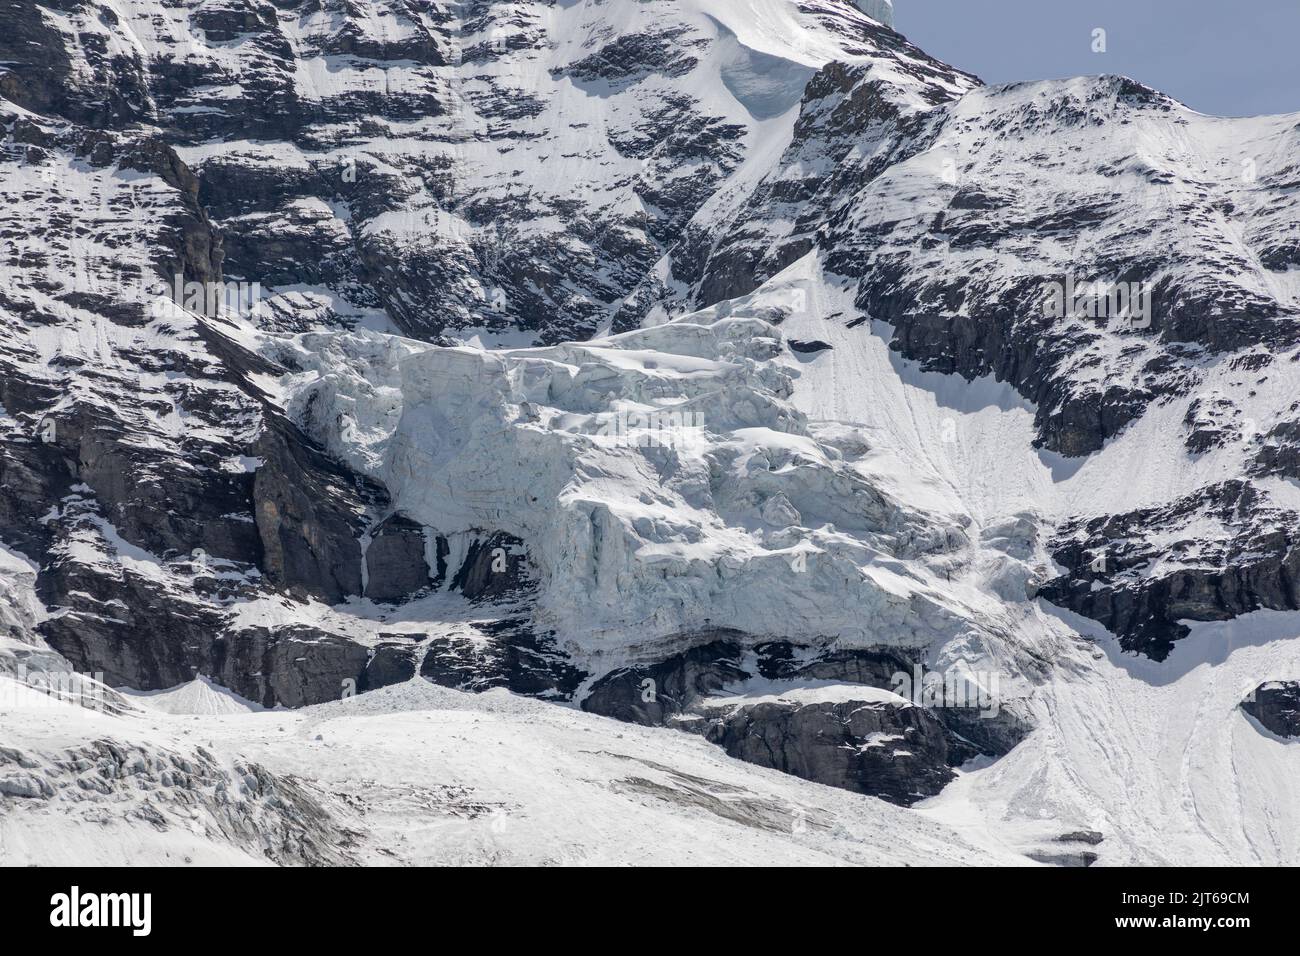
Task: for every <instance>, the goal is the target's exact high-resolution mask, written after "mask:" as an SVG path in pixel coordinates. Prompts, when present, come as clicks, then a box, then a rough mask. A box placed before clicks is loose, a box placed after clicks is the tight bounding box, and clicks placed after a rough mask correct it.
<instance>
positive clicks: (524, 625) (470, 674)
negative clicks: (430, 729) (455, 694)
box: [420, 618, 587, 700]
mask: <svg viewBox="0 0 1300 956" xmlns="http://www.w3.org/2000/svg"><path fill="white" fill-rule="evenodd" d="M474 628H475V631H476V633H475V634H474V635H473V636H467V637H455V638H445V639H440V638H434V639H433V640H432V641H431V642H430V644H429V646H428V648H427V650H426V651H425V655H424V660H423V662H422V663H421V664H420V676H421V677H423V678H425V679H426V680H429V681H432V682H433V683H435V684H440V685H442V686H444V687H455V688H457V689H459V690H468V691H475V692H480V691H485V690H490V689H491V688H493V687H504V688H506V689H507V690H510V691H512V692H513V693H516V694H525V695H527V696H529V697H543V698H547V699H553V700H571V699H572V697H573V694H574V691H575V690H577V688H578V686H579V685H580V684H581V683H582V681H583V679H584V678H585V677H586V676H587V675H586V674H585V673H583V672H582V671H581V670H579V669H578V668H577V667H575V666H573V664H572V663H570V662H569V660H568V659H567V658H566V657H565V656H564V654H563V653H562V652H561V651H560V650H559V649H558V648H557V647H556V645H555V641H554V638H553V636H552V635H547V634H537V633H535V632H534V631H533V630H532V628H531V625H530V622H529V621H528V620H527V619H509V618H507V619H503V620H500V621H494V622H491V623H485V624H476V625H475V626H474Z"/></svg>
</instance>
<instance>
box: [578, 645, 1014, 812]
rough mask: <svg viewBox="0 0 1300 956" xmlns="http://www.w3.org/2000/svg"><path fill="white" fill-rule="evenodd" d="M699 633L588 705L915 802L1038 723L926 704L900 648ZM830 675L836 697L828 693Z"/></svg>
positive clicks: (609, 678) (825, 779)
mask: <svg viewBox="0 0 1300 956" xmlns="http://www.w3.org/2000/svg"><path fill="white" fill-rule="evenodd" d="M694 637H695V639H697V640H699V641H701V642H702V643H698V644H696V645H695V646H692V647H690V648H689V649H687V650H685V651H683V652H681V653H679V654H676V655H674V656H672V657H669V658H667V659H665V660H662V661H659V662H657V663H650V664H645V665H639V666H633V667H625V668H619V669H617V670H615V671H612V672H611V673H609V674H606V675H605V676H603V677H601V678H600V679H599V680H597V681H596V682H595V683H594V684H593V685H592V686H591V690H590V692H589V693H588V695H587V697H586V698H584V699H583V700H582V708H583V709H584V710H588V711H591V712H593V713H598V714H604V715H606V716H609V717H614V718H616V719H619V720H625V721H629V722H632V723H639V724H646V725H651V726H654V725H666V726H671V727H677V728H678V729H681V730H687V731H690V732H693V733H698V734H701V735H702V736H704V737H705V738H706V739H708V740H710V741H712V742H713V743H716V744H719V745H720V746H722V747H724V748H725V749H726V750H727V752H728V753H729V754H731V755H732V756H733V757H738V758H740V759H742V760H747V761H749V762H751V763H757V764H760V765H762V766H766V767H773V768H775V769H778V770H782V771H784V772H786V773H792V774H795V775H796V776H800V777H804V778H805V779H808V780H815V781H817V782H819V783H825V784H828V785H830V786H835V787H841V788H844V789H848V790H854V791H856V792H858V793H866V794H870V795H872V796H878V797H881V798H882V799H885V800H889V801H891V802H893V803H899V804H903V805H910V804H912V803H914V802H916V801H917V800H920V799H923V798H924V797H927V796H933V795H934V794H936V793H938V792H939V791H940V790H942V789H943V787H944V785H946V784H947V783H948V782H949V781H950V780H952V778H953V776H954V773H953V771H952V769H951V768H952V767H954V766H957V765H959V764H961V763H964V762H965V761H967V760H969V759H970V758H971V757H974V756H976V755H977V754H979V753H989V754H998V755H1000V754H1003V753H1006V752H1007V751H1009V750H1010V749H1011V748H1012V747H1014V746H1015V744H1016V743H1018V742H1019V741H1020V740H1021V739H1023V737H1024V736H1025V735H1026V734H1027V733H1028V730H1029V728H1028V726H1027V725H1026V724H1025V722H1024V721H1023V720H1022V719H1020V718H1018V717H1016V716H1014V715H1012V714H1010V713H1009V712H1006V713H1005V714H999V715H998V717H997V718H995V719H993V720H991V721H988V722H987V723H986V726H983V727H981V726H980V725H981V724H982V723H985V722H984V721H982V720H981V715H979V714H976V713H974V712H972V711H970V710H969V709H966V708H954V707H937V708H926V707H920V706H916V705H915V704H914V703H913V702H912V701H910V700H906V699H904V698H902V697H899V696H898V695H897V694H894V693H892V692H888V689H890V688H896V687H897V686H898V683H897V682H896V676H897V675H898V674H899V673H902V674H905V675H909V677H910V675H911V674H912V669H913V667H914V666H915V662H914V661H910V660H908V659H907V658H906V657H904V656H902V655H900V654H899V653H898V652H896V651H894V650H891V649H880V650H868V649H861V650H836V651H820V652H818V651H815V650H813V649H810V648H807V647H799V646H797V645H794V644H792V643H789V642H784V641H773V642H766V643H761V644H758V645H756V646H755V647H753V648H752V650H747V649H746V647H745V645H744V644H743V643H742V641H743V639H744V635H743V634H740V633H738V632H734V631H727V630H720V631H715V632H713V633H712V634H699V635H694ZM756 678H758V679H760V680H761V681H762V682H765V683H758V684H754V683H752V682H754V681H755V679H756ZM830 682H835V687H836V690H835V699H829V700H827V699H817V697H816V695H817V694H818V692H819V689H820V688H823V687H825V686H826V685H827V684H828V683H830ZM841 682H842V683H841ZM851 685H860V687H861V692H860V695H858V694H855V692H854V689H853V687H852V686H851ZM746 687H755V688H756V689H755V690H753V691H752V692H749V693H747V692H746V691H745V690H744V688H746ZM823 693H824V692H823ZM751 695H752V697H756V698H758V699H756V700H752V699H747V698H748V697H750V696H751ZM808 695H812V696H811V697H809V696H808ZM983 716H986V717H987V716H988V715H983ZM958 727H960V728H961V731H964V732H965V733H963V732H961V731H958V730H957V729H955V728H958ZM968 735H969V736H968Z"/></svg>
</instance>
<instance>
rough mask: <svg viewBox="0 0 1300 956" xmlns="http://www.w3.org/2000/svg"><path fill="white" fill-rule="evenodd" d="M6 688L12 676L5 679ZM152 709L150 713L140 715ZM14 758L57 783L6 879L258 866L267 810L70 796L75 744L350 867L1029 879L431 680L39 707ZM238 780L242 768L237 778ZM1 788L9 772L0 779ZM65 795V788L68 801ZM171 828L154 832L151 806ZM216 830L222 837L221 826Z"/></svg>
mask: <svg viewBox="0 0 1300 956" xmlns="http://www.w3.org/2000/svg"><path fill="white" fill-rule="evenodd" d="M0 679H2V678H0ZM148 700H157V697H153V698H147V699H146V701H145V702H147V701H148ZM3 720H4V726H5V730H6V741H5V742H6V746H9V747H12V748H15V749H17V750H18V751H20V752H22V753H23V754H24V755H26V757H27V759H28V762H29V763H31V764H33V765H34V766H33V768H32V769H31V770H28V771H24V772H26V773H31V774H36V775H38V776H39V777H40V778H41V779H44V780H47V781H49V782H51V784H52V785H54V787H55V789H56V796H54V797H52V798H50V799H32V798H5V797H0V801H2V802H4V804H5V809H6V812H5V813H3V814H0V859H3V860H4V862H5V863H6V864H10V865H20V866H21V865H27V864H30V863H36V862H39V863H43V864H59V863H64V864H66V863H73V862H75V863H77V864H79V865H86V864H93V863H96V862H100V863H107V862H118V863H123V862H125V863H128V864H137V865H180V864H192V865H230V864H244V865H246V864H248V863H255V862H266V858H265V857H264V856H263V855H262V854H261V852H260V851H259V849H258V848H257V847H256V846H250V839H249V838H247V837H243V836H241V835H240V832H239V829H238V827H236V826H235V825H233V824H232V823H230V822H228V817H227V816H226V815H227V814H228V815H229V816H230V817H233V818H234V819H235V820H236V821H238V820H240V819H242V815H243V814H248V815H250V816H251V817H253V818H255V819H259V820H262V821H263V825H264V826H265V825H266V823H265V817H264V816H263V815H264V814H266V813H269V812H270V811H269V810H267V809H266V808H265V807H263V806H261V804H260V803H259V802H258V801H257V800H256V799H255V798H249V797H246V798H244V799H243V800H242V801H238V800H237V801H235V802H234V803H233V804H231V803H228V802H226V803H223V802H221V801H219V800H218V799H217V798H216V797H215V795H212V796H201V797H200V799H199V800H198V801H197V802H194V801H191V802H190V804H189V805H190V806H192V807H193V808H194V809H193V811H192V815H190V816H188V817H176V816H173V815H172V814H171V812H170V806H171V802H170V796H169V788H168V787H167V786H164V785H156V786H153V787H150V786H148V785H147V784H146V783H145V782H143V781H142V782H140V783H138V784H136V785H135V786H133V787H132V786H129V785H128V786H127V787H126V788H125V789H123V790H121V791H119V795H118V797H117V798H115V799H107V798H105V799H100V798H98V797H95V796H93V795H91V796H85V795H84V794H81V793H79V792H78V788H77V787H76V786H75V784H71V781H70V780H68V779H67V778H66V777H65V776H64V775H63V772H62V771H60V770H59V769H58V768H57V767H56V766H55V765H54V764H53V760H54V759H55V758H56V757H57V756H58V754H59V752H60V751H61V750H62V749H63V748H68V747H75V746H77V745H79V744H80V742H81V741H83V740H111V741H113V742H114V743H115V744H116V745H117V746H119V747H131V746H138V747H142V748H144V749H145V750H146V752H150V753H159V754H166V753H172V752H179V753H189V752H192V751H193V749H194V748H195V747H196V746H200V745H201V746H202V747H203V748H204V750H205V751H206V752H207V753H209V754H211V755H213V757H214V758H215V760H216V762H217V764H218V765H221V766H225V767H228V768H234V767H236V766H246V765H247V764H248V763H249V762H250V761H251V762H255V763H256V764H258V765H260V766H262V767H263V768H265V769H266V771H268V772H269V773H271V774H273V775H275V776H276V777H277V778H278V779H281V780H283V779H286V778H300V782H301V785H302V786H303V787H304V788H305V790H306V792H307V793H308V794H310V795H311V797H312V798H313V799H314V800H315V801H317V802H318V803H319V805H320V806H321V807H323V808H325V810H326V811H327V812H328V813H329V814H330V816H331V818H332V819H333V820H334V821H335V822H337V823H338V824H339V825H341V826H344V827H346V828H347V829H349V830H351V831H352V834H353V835H352V837H351V839H350V840H349V844H350V845H349V846H348V847H347V848H346V849H345V851H344V852H345V853H346V860H347V861H348V862H356V863H366V864H374V865H394V864H413V865H453V864H510V865H542V864H546V865H556V864H561V865H632V864H642V865H685V864H694V865H781V864H787V865H797V864H802V865H814V864H816V865H826V864H829V865H842V864H860V865H862V864H866V865H903V864H907V865H914V866H926V865H954V864H966V865H994V864H1017V863H1020V864H1024V863H1027V862H1028V861H1027V860H1025V859H1024V858H1023V857H1019V856H1017V855H1016V854H1014V853H1011V852H1008V851H1004V850H998V849H985V848H982V847H980V846H977V845H975V844H972V843H970V842H969V841H967V840H965V839H964V838H963V837H962V836H961V835H960V834H959V833H957V832H956V831H955V830H953V829H951V828H950V827H948V826H946V825H944V824H942V823H937V822H935V821H932V820H930V819H928V818H926V817H924V816H922V815H918V814H914V813H910V812H908V811H906V810H903V809H900V808H898V807H894V806H892V805H889V804H886V803H884V802H882V801H878V800H870V799H864V798H862V797H859V796H857V795H854V794H851V793H848V792H846V791H841V790H836V789H833V788H829V787H823V786H820V785H818V784H813V783H809V782H806V781H803V780H799V779H798V778H795V777H791V776H787V775H785V774H781V773H778V772H776V771H772V770H766V769H763V768H760V767H755V766H751V765H748V764H744V763H740V762H738V761H734V760H731V759H730V758H728V757H727V756H726V755H725V754H724V753H723V752H722V751H721V750H719V749H718V748H716V747H713V746H712V745H710V744H708V743H706V742H705V741H703V740H701V739H699V738H697V737H694V736H691V735H688V734H683V733H680V732H678V731H675V730H669V729H665V728H643V727H635V726H629V725H625V724H619V723H616V722H614V721H611V720H608V719H605V718H601V717H596V716H593V715H589V714H584V713H582V712H580V711H576V710H571V709H567V708H562V707H556V706H554V705H551V704H545V703H541V702H537V701H531V700H526V699H522V698H517V697H513V696H511V695H509V694H507V693H505V692H503V691H491V692H488V693H485V694H481V695H471V694H465V693H462V692H459V691H452V690H447V689H444V688H437V687H433V686H431V685H429V684H426V683H424V682H423V681H420V680H418V679H417V680H416V681H414V682H413V683H410V684H406V685H401V686H398V687H391V688H385V689H384V690H380V691H375V692H373V693H369V694H364V695H361V696H360V697H355V698H351V699H350V700H347V701H340V702H336V703H331V704H325V705H321V706H317V707H308V708H303V709H301V710H297V711H276V712H262V713H248V712H246V713H231V712H225V713H222V712H211V711H209V712H206V713H204V714H203V715H202V716H190V715H187V714H183V713H168V712H161V711H157V710H151V711H148V712H145V711H141V712H138V713H129V714H126V715H123V716H110V715H106V714H98V713H94V712H91V711H85V710H82V709H79V708H74V707H71V706H68V705H61V706H60V707H59V708H58V709H57V710H54V711H51V710H50V709H49V708H48V707H41V708H40V709H38V708H37V707H36V706H35V705H34V704H33V705H32V706H29V707H22V706H19V707H17V708H15V709H12V710H9V711H8V712H6V713H5V714H4V715H3ZM231 772H233V770H232V771H231ZM4 773H5V771H4V770H3V769H0V778H3V775H4ZM68 785H71V790H68V789H66V787H67V786H68ZM150 807H152V808H155V809H156V810H160V811H161V817H162V820H161V823H159V824H158V825H154V824H149V823H146V822H145V821H146V820H148V819H155V820H156V819H158V816H155V815H154V814H152V813H150V814H148V815H145V812H143V811H145V808H150ZM223 821H224V822H223Z"/></svg>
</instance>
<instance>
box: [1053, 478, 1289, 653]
mask: <svg viewBox="0 0 1300 956" xmlns="http://www.w3.org/2000/svg"><path fill="white" fill-rule="evenodd" d="M1297 522H1300V515H1297V514H1295V513H1294V512H1291V511H1288V510H1284V509H1281V508H1277V507H1272V506H1270V504H1269V503H1268V501H1267V499H1265V497H1264V496H1263V494H1262V493H1261V492H1260V490H1259V489H1258V488H1257V487H1256V486H1255V485H1254V484H1253V483H1251V482H1249V481H1240V480H1234V481H1225V482H1222V483H1219V484H1216V485H1211V486H1208V487H1206V488H1203V489H1202V490H1201V491H1199V492H1198V493H1196V494H1194V495H1189V496H1186V497H1184V498H1181V499H1179V500H1177V501H1175V502H1173V503H1171V504H1169V505H1166V506H1162V507H1158V508H1149V509H1142V510H1140V511H1135V512H1131V513H1128V514H1123V515H1105V516H1100V517H1093V518H1089V519H1086V520H1083V521H1080V522H1077V523H1076V522H1068V523H1066V524H1065V525H1063V526H1062V528H1061V529H1060V530H1059V532H1058V534H1057V536H1056V537H1055V538H1054V539H1053V540H1052V542H1051V543H1050V545H1049V546H1050V548H1051V550H1052V554H1053V557H1054V559H1055V560H1056V562H1057V563H1058V564H1059V565H1061V566H1062V567H1064V568H1067V569H1069V571H1068V573H1066V574H1063V575H1060V576H1058V577H1056V578H1053V579H1051V580H1049V581H1047V582H1045V583H1044V584H1043V585H1042V586H1041V587H1040V588H1039V591H1038V593H1039V594H1040V595H1041V596H1042V597H1045V598H1046V599H1047V600H1049V601H1052V602H1053V603H1055V604H1059V605H1061V606H1063V607H1068V608H1070V609H1071V610H1074V611H1077V612H1078V613H1080V614H1083V615H1084V616H1086V617H1090V618H1093V619H1094V620H1097V621H1100V622H1102V623H1103V624H1104V625H1105V626H1106V627H1107V628H1108V629H1110V630H1111V631H1112V632H1114V633H1115V634H1117V635H1118V636H1119V637H1120V641H1121V644H1122V646H1123V647H1124V648H1125V649H1128V650H1138V651H1141V652H1142V653H1145V654H1147V655H1149V656H1151V657H1153V658H1154V659H1156V660H1164V659H1165V657H1166V656H1168V654H1169V652H1170V650H1172V648H1173V642H1174V641H1175V640H1177V639H1179V638H1181V637H1183V636H1185V635H1186V634H1187V632H1188V628H1187V626H1186V625H1184V624H1180V623H1179V622H1180V621H1182V620H1193V621H1225V620H1228V619H1230V618H1233V617H1235V616H1237V615H1239V614H1245V613H1248V612H1250V611H1253V610H1257V609H1259V608H1271V609H1274V610H1295V609H1297V607H1300V605H1298V604H1297V594H1296V592H1295V589H1294V587H1293V585H1292V582H1293V581H1295V580H1296V575H1297V574H1298V573H1300V548H1298V547H1297V544H1296V542H1295V540H1294V538H1293V535H1292V533H1291V532H1290V531H1289V530H1288V529H1290V528H1293V527H1295V526H1296V524H1297ZM1207 525H1208V526H1213V527H1217V528H1221V529H1222V533H1216V534H1215V535H1213V536H1212V537H1210V536H1207V535H1206V534H1205V528H1206V527H1207ZM1157 533H1158V536H1157ZM1157 542H1159V543H1157ZM1167 542H1172V543H1167ZM1158 556H1159V558H1160V560H1159V561H1158V562H1157V560H1156V559H1157V557H1158Z"/></svg>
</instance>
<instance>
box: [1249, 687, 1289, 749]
mask: <svg viewBox="0 0 1300 956" xmlns="http://www.w3.org/2000/svg"><path fill="white" fill-rule="evenodd" d="M1241 709H1242V710H1244V711H1245V712H1246V713H1248V714H1250V716H1252V717H1254V718H1255V719H1256V720H1258V721H1259V722H1260V724H1261V725H1262V726H1264V727H1265V728H1266V729H1268V730H1270V731H1272V732H1273V733H1275V734H1277V735H1278V736H1279V737H1300V681H1293V680H1289V681H1279V680H1274V681H1267V682H1265V683H1263V684H1260V685H1259V686H1258V687H1256V688H1255V690H1254V691H1253V692H1252V693H1251V695H1250V696H1249V697H1248V698H1246V699H1245V700H1243V701H1242V702H1241Z"/></svg>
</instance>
